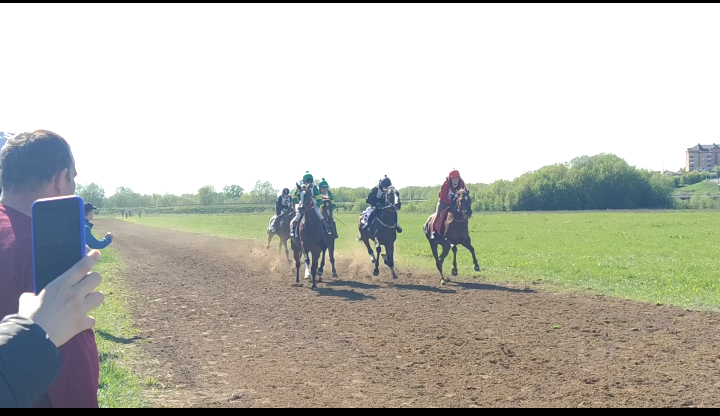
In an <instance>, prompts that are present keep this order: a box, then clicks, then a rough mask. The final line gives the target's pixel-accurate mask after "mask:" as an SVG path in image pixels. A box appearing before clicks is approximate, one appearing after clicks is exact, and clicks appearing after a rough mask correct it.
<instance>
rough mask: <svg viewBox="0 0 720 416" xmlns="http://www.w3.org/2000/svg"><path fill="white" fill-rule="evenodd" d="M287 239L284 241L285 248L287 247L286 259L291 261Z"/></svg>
mask: <svg viewBox="0 0 720 416" xmlns="http://www.w3.org/2000/svg"><path fill="white" fill-rule="evenodd" d="M287 242H288V240H287V238H286V239H284V240H283V246H285V257H287V259H288V261H290V250H288V246H287Z"/></svg>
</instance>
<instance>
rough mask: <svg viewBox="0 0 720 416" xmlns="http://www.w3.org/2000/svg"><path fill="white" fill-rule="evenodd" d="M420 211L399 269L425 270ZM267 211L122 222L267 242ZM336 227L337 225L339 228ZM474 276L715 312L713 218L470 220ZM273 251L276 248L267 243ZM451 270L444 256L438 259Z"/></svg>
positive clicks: (464, 263)
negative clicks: (477, 266) (476, 263)
mask: <svg viewBox="0 0 720 416" xmlns="http://www.w3.org/2000/svg"><path fill="white" fill-rule="evenodd" d="M427 217H428V215H427V214H414V213H404V214H401V215H400V224H401V225H402V226H403V229H404V233H403V234H400V235H399V236H398V242H397V244H396V263H397V264H398V266H399V267H400V268H402V267H411V268H418V269H425V270H430V271H432V270H435V262H434V259H433V257H432V253H431V251H430V246H429V244H428V242H427V240H426V239H425V237H424V235H423V234H422V226H423V224H424V222H425V220H426V219H427ZM269 218H270V215H206V216H196V215H188V216H157V217H154V216H148V217H143V218H141V219H137V218H134V219H131V220H130V221H133V222H136V223H139V224H143V225H149V226H155V227H162V228H169V229H176V230H182V231H189V232H198V233H205V234H213V235H218V236H223V237H231V238H245V239H257V240H260V241H267V237H266V231H265V230H266V227H267V224H268V221H269ZM336 218H337V219H338V226H339V227H338V233H339V235H340V239H339V240H338V241H337V244H336V246H337V252H338V255H343V254H344V255H353V254H354V252H356V250H358V249H360V250H361V251H362V252H365V251H366V250H365V248H364V245H363V244H362V243H361V242H356V241H355V237H356V236H357V235H358V232H357V219H358V216H357V215H355V214H340V215H337V216H336ZM340 221H341V222H342V223H344V224H342V223H341V222H340ZM470 224H471V225H470V231H471V236H472V238H473V245H474V246H475V249H476V252H477V257H478V260H479V263H480V266H481V267H482V268H483V269H484V271H483V273H482V276H483V278H484V279H485V280H489V281H497V282H500V281H504V282H519V283H529V282H540V283H544V284H548V285H549V286H552V287H556V288H560V289H575V290H582V291H590V292H591V293H601V294H605V295H612V296H619V297H625V298H629V299H634V300H640V301H645V302H653V303H655V302H659V303H665V304H671V305H677V306H681V307H685V308H691V309H710V310H720V283H718V281H717V269H718V256H717V255H716V254H715V250H714V249H715V245H716V244H717V241H718V237H720V222H718V221H717V213H715V212H701V211H662V212H633V211H627V212H607V213H605V212H567V213H565V212H558V213H488V214H477V215H475V216H474V217H473V219H472V220H471V222H470ZM272 244H273V247H272V248H271V249H276V248H277V246H276V244H278V240H277V237H276V238H275V239H274V240H273V243H272ZM444 267H445V269H444V270H445V271H446V272H449V271H450V269H451V268H452V253H451V254H450V256H449V257H448V258H447V259H446V261H445V266H444ZM472 267H473V266H472V260H471V256H470V254H469V252H468V251H467V250H465V249H464V248H460V249H459V250H458V270H459V272H460V275H461V276H477V273H474V272H473V270H472Z"/></svg>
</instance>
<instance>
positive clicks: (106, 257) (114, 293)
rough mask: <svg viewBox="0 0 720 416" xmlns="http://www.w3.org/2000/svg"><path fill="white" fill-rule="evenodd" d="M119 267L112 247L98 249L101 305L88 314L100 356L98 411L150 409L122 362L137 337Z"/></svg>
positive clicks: (133, 377) (97, 269) (140, 384)
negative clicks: (103, 299)
mask: <svg viewBox="0 0 720 416" xmlns="http://www.w3.org/2000/svg"><path fill="white" fill-rule="evenodd" d="M121 267H122V264H121V262H120V259H119V258H118V256H117V254H115V252H113V250H112V248H107V249H105V250H102V255H101V257H100V261H99V262H98V265H97V266H95V269H94V270H95V271H97V272H99V273H100V274H101V275H102V277H103V283H102V285H101V286H100V289H99V290H101V291H102V292H103V293H105V302H104V303H103V304H102V305H101V306H100V307H99V308H98V309H96V310H94V311H93V312H92V313H91V314H92V316H94V317H95V319H96V324H95V339H96V340H97V345H98V352H99V354H100V390H99V392H98V400H99V403H100V407H102V408H137V407H150V406H149V405H148V403H147V402H146V400H145V399H144V397H143V392H142V389H143V383H142V382H141V381H140V380H139V379H138V378H137V377H136V376H135V375H133V374H132V372H131V371H130V370H129V369H128V368H127V367H126V366H125V364H124V361H125V360H126V359H127V358H128V354H130V353H131V349H132V348H134V345H133V344H132V343H131V342H129V341H128V340H130V339H131V338H132V337H133V336H135V335H137V334H138V332H137V330H136V329H135V328H134V327H133V325H132V323H131V320H130V315H129V313H128V310H127V302H126V295H125V292H124V290H123V288H122V285H121V284H120V282H119V276H120V270H121Z"/></svg>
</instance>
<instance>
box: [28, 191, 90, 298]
mask: <svg viewBox="0 0 720 416" xmlns="http://www.w3.org/2000/svg"><path fill="white" fill-rule="evenodd" d="M68 199H73V200H75V201H76V202H77V204H78V208H79V209H78V212H79V213H80V217H79V218H78V220H79V221H78V226H79V228H80V241H81V242H82V244H81V245H80V258H81V259H82V258H84V257H85V255H86V254H87V243H86V241H85V215H84V214H85V202H84V201H83V200H82V198H80V197H79V196H75V195H72V196H60V197H56V198H45V199H38V200H37V201H35V202H33V204H32V207H31V211H30V212H31V225H30V227H31V228H30V229H31V231H30V232H31V234H32V245H33V292H35V294H37V279H36V271H35V221H32V214H33V213H34V212H35V205H39V204H48V203H49V204H52V203H53V202H55V201H58V200H68ZM56 277H60V276H56Z"/></svg>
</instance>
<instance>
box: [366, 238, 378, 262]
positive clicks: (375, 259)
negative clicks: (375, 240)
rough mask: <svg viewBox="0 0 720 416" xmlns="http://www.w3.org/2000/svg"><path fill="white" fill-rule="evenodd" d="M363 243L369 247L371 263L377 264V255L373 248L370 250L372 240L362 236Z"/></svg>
mask: <svg viewBox="0 0 720 416" xmlns="http://www.w3.org/2000/svg"><path fill="white" fill-rule="evenodd" d="M362 240H363V243H365V247H367V250H368V254H369V255H370V263H377V258H375V253H374V252H373V250H372V248H370V239H369V238H368V237H367V236H365V235H363V236H362Z"/></svg>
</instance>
